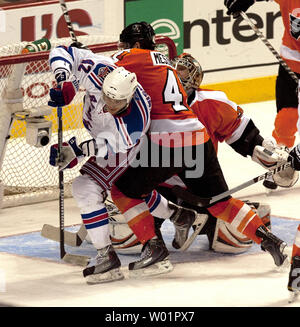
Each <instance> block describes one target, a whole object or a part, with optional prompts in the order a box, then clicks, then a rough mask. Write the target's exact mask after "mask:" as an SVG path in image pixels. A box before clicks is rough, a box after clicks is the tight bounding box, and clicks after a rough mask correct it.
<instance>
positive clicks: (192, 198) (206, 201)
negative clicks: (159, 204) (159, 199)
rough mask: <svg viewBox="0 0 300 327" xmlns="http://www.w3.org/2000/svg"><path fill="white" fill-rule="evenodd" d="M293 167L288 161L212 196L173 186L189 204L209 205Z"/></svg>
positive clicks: (177, 193)
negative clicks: (200, 194)
mask: <svg viewBox="0 0 300 327" xmlns="http://www.w3.org/2000/svg"><path fill="white" fill-rule="evenodd" d="M289 167H291V162H287V163H285V164H283V165H281V166H279V167H276V168H274V169H272V170H269V171H268V172H266V173H264V174H262V175H259V176H257V177H255V178H253V179H250V180H249V181H247V182H245V183H243V184H241V185H238V186H236V187H234V188H232V189H230V190H228V191H225V192H223V193H221V194H219V195H216V196H213V197H211V198H201V197H200V196H197V195H194V194H192V193H191V192H189V191H187V190H185V189H184V188H182V187H180V186H174V187H173V188H172V192H173V193H174V194H175V195H176V196H177V197H178V198H180V199H182V200H183V201H185V202H187V203H189V204H192V205H194V206H198V207H207V206H209V205H211V204H214V203H216V202H217V201H220V200H222V199H224V198H225V197H226V196H228V195H231V194H233V193H235V192H238V191H240V190H242V189H244V188H246V187H248V186H250V185H253V184H255V183H257V182H259V181H262V180H264V179H265V178H267V177H271V176H273V175H274V174H276V173H278V172H280V171H283V170H285V169H287V168H289Z"/></svg>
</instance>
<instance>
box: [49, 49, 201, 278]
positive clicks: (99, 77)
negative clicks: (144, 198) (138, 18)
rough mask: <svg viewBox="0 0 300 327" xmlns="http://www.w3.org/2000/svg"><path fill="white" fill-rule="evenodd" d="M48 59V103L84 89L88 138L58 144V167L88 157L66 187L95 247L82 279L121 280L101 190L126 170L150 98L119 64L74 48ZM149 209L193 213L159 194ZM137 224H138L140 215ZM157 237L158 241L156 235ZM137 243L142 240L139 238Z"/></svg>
mask: <svg viewBox="0 0 300 327" xmlns="http://www.w3.org/2000/svg"><path fill="white" fill-rule="evenodd" d="M49 60H50V65H51V69H52V71H53V72H54V74H55V78H56V80H57V83H58V86H57V87H56V88H53V89H51V90H50V98H51V101H49V105H51V106H54V107H57V106H65V105H67V104H69V103H70V102H71V101H72V99H73V98H74V96H75V94H76V92H77V90H78V88H79V85H82V86H83V87H84V88H85V89H86V94H85V98H84V106H83V123H84V126H85V127H86V129H87V130H88V131H89V133H90V134H91V136H92V137H93V139H91V140H88V141H85V142H82V143H81V144H79V145H77V143H76V138H75V137H73V138H71V139H70V140H69V141H68V142H67V143H64V144H63V150H62V153H63V157H64V160H63V163H62V164H60V169H65V168H72V167H74V166H75V165H77V164H78V162H79V161H80V160H82V159H83V158H86V157H90V159H89V160H88V161H87V162H86V163H85V164H84V165H83V166H82V168H81V170H80V172H81V175H80V176H78V177H77V178H76V179H75V180H74V182H73V185H72V193H73V196H74V198H75V200H76V201H77V204H78V206H79V208H80V212H81V216H82V219H83V223H84V225H85V227H86V229H87V231H88V235H89V237H90V239H91V241H92V243H93V245H94V246H95V248H96V249H97V250H98V255H97V257H96V258H95V260H93V261H91V262H90V263H89V265H88V266H87V268H86V269H84V271H83V274H84V276H85V277H87V282H88V283H101V282H103V281H107V280H118V279H122V278H124V276H123V274H122V273H121V271H120V265H121V263H120V260H119V259H118V257H117V255H116V253H115V251H114V249H113V247H112V243H111V239H110V235H109V226H108V222H109V220H108V212H107V209H106V207H105V204H104V201H105V196H106V191H107V190H110V188H111V186H112V184H113V182H114V181H115V180H116V179H117V178H118V177H119V176H120V175H121V174H122V173H123V172H124V171H125V170H126V168H127V166H128V163H129V162H130V160H131V158H133V157H134V155H135V153H136V152H137V150H138V149H139V145H140V144H141V143H142V140H143V137H144V135H145V133H146V132H147V130H148V127H149V124H150V119H149V117H150V110H151V100H150V98H149V96H148V95H147V94H146V93H145V92H144V90H143V88H142V87H141V85H139V84H138V82H137V79H136V75H135V74H134V73H130V72H128V71H127V70H125V69H124V68H122V67H120V68H116V67H115V66H114V65H113V63H112V62H111V60H110V58H107V57H104V56H101V55H95V54H93V53H92V52H91V51H89V50H83V49H78V48H75V47H68V48H67V47H58V48H56V49H54V50H52V51H51V53H50V58H49ZM50 164H51V165H53V166H57V165H58V162H57V145H53V146H52V147H51V153H50ZM149 201H150V197H149V199H148V202H149ZM149 209H150V210H151V212H153V214H154V215H158V216H159V217H162V218H165V219H166V218H170V219H172V217H173V218H174V217H176V216H178V212H184V213H185V214H191V215H193V216H196V215H197V213H196V212H195V211H193V210H182V208H180V207H176V208H175V209H171V208H169V206H168V203H167V201H166V200H165V199H164V198H162V197H160V196H159V198H158V201H156V202H152V203H150V204H149ZM139 224H140V225H143V224H144V222H143V220H142V219H141V221H140V222H139ZM146 225H147V226H146V227H147V228H145V230H146V231H147V230H148V229H149V230H151V233H154V235H155V232H154V222H152V223H151V222H150V223H149V222H147V223H146ZM130 227H131V228H132V226H130ZM133 231H134V230H133ZM154 238H156V235H155V236H154ZM159 239H160V242H163V241H162V239H161V237H159ZM139 241H140V242H141V243H143V240H140V239H139ZM167 254H168V252H167ZM165 261H167V258H166V260H165ZM151 264H155V262H151ZM165 266H168V269H169V270H168V269H166V270H165V272H167V271H170V270H171V269H172V265H171V263H168V265H165ZM159 273H161V272H159Z"/></svg>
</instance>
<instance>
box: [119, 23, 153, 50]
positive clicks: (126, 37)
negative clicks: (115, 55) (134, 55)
mask: <svg viewBox="0 0 300 327" xmlns="http://www.w3.org/2000/svg"><path fill="white" fill-rule="evenodd" d="M154 36H155V32H154V29H153V28H152V26H151V25H150V24H148V23H146V22H136V23H133V24H130V25H128V26H127V27H125V28H124V29H123V31H122V32H121V34H120V42H119V47H121V48H133V46H134V44H135V43H136V42H139V43H140V45H141V48H142V49H149V50H154V49H155V42H154Z"/></svg>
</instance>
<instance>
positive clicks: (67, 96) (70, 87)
mask: <svg viewBox="0 0 300 327" xmlns="http://www.w3.org/2000/svg"><path fill="white" fill-rule="evenodd" d="M78 89H79V86H78V82H77V81H64V82H62V83H61V84H60V85H58V86H57V87H55V88H52V89H50V98H51V100H50V101H49V102H48V105H49V106H51V107H63V106H66V105H68V104H70V103H71V101H72V100H73V98H74V96H75V94H76V92H77V91H78Z"/></svg>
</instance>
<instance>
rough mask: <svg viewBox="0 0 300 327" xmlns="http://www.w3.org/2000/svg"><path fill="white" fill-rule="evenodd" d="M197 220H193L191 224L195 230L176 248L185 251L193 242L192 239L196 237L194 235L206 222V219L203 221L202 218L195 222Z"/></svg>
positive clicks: (196, 234)
mask: <svg viewBox="0 0 300 327" xmlns="http://www.w3.org/2000/svg"><path fill="white" fill-rule="evenodd" d="M197 220H198V219H196V220H195V223H194V224H193V226H195V230H194V232H193V234H192V235H191V236H190V237H189V238H188V239H187V240H186V241H185V242H184V243H183V245H182V247H181V248H179V249H178V250H180V251H185V250H187V249H188V248H189V247H190V246H191V244H192V243H193V242H194V239H195V238H196V236H198V234H199V232H200V231H201V229H202V228H203V225H204V224H205V223H206V220H207V219H206V220H205V221H203V219H201V220H200V222H198V223H197Z"/></svg>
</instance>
